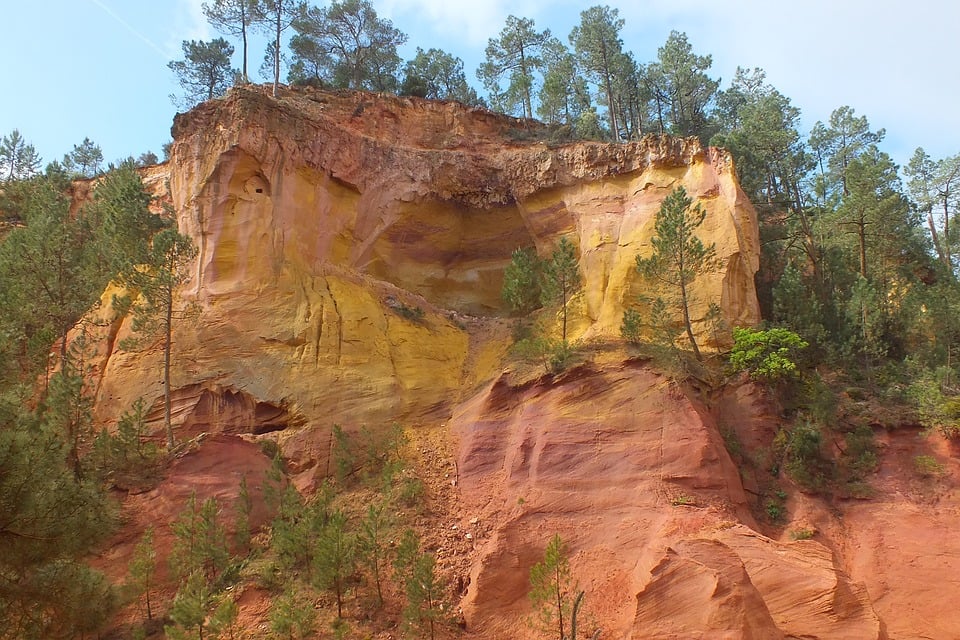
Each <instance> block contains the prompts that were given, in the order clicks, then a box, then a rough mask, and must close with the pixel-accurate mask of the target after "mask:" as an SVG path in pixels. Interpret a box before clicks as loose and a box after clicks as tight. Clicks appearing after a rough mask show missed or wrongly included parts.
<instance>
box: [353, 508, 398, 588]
mask: <svg viewBox="0 0 960 640" xmlns="http://www.w3.org/2000/svg"><path fill="white" fill-rule="evenodd" d="M391 525H392V523H391V519H390V517H389V514H388V513H386V504H385V503H383V502H380V503H379V504H371V505H369V506H368V507H367V516H366V517H365V518H364V519H363V521H362V522H361V523H360V531H359V532H358V533H357V552H358V557H359V559H360V562H361V563H363V565H364V566H366V567H367V569H368V570H369V571H370V573H371V574H372V576H373V583H374V586H375V587H376V590H377V604H378V605H380V606H383V584H382V583H383V571H384V566H385V564H386V561H387V552H388V546H387V540H386V537H387V536H388V535H389V532H390V530H391Z"/></svg>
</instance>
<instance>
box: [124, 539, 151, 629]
mask: <svg viewBox="0 0 960 640" xmlns="http://www.w3.org/2000/svg"><path fill="white" fill-rule="evenodd" d="M156 569H157V550H156V547H154V544H153V527H152V526H150V527H147V530H146V531H144V532H143V536H142V537H141V538H140V542H138V543H137V546H136V547H135V548H134V550H133V558H132V559H131V560H130V566H129V567H128V571H129V576H130V577H129V581H128V584H129V585H130V587H131V590H132V595H133V597H135V598H136V599H137V600H138V601H139V600H140V598H141V597H142V598H143V604H144V612H145V613H146V614H147V620H152V619H153V607H152V603H151V600H150V592H151V590H152V589H153V586H154V583H153V580H154V576H155V575H156Z"/></svg>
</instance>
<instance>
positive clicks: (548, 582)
mask: <svg viewBox="0 0 960 640" xmlns="http://www.w3.org/2000/svg"><path fill="white" fill-rule="evenodd" d="M529 595H530V604H532V605H533V611H534V613H533V616H532V618H531V620H530V623H531V626H533V627H534V628H536V629H538V630H540V631H543V632H545V633H549V634H550V635H551V637H554V638H556V639H557V640H577V625H578V618H579V616H580V608H581V606H582V605H583V595H584V594H583V591H580V590H579V589H578V588H577V586H576V584H575V583H574V580H573V576H572V574H571V572H570V561H569V559H568V558H567V549H566V545H564V544H563V541H562V540H561V539H560V535H559V534H556V535H554V536H553V538H551V539H550V542H549V543H548V544H547V548H546V551H544V554H543V561H542V562H538V563H537V564H535V565H533V567H531V568H530V594H529ZM599 634H600V630H599V629H598V630H596V631H594V632H593V636H592V637H593V638H597V637H599Z"/></svg>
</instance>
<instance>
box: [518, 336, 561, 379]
mask: <svg viewBox="0 0 960 640" xmlns="http://www.w3.org/2000/svg"><path fill="white" fill-rule="evenodd" d="M513 352H514V353H515V354H516V355H517V356H518V357H520V358H522V359H524V360H528V361H532V362H538V363H540V364H541V365H543V370H544V372H546V373H560V372H562V371H563V370H564V369H566V368H567V366H569V364H570V361H571V360H572V358H573V356H574V350H573V347H571V346H570V343H568V342H563V341H560V340H551V339H549V338H545V337H543V336H540V335H533V336H531V337H529V338H525V339H523V340H520V341H519V342H517V343H515V344H514V345H513Z"/></svg>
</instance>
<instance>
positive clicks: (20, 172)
mask: <svg viewBox="0 0 960 640" xmlns="http://www.w3.org/2000/svg"><path fill="white" fill-rule="evenodd" d="M40 162H41V160H40V156H39V155H38V154H37V150H36V149H35V148H34V147H33V145H32V144H30V143H28V142H27V141H26V140H24V138H23V136H21V135H20V131H19V130H17V129H14V130H13V131H11V132H10V134H9V135H6V136H3V139H2V140H0V183H2V182H11V181H13V180H26V179H27V178H30V177H32V176H34V175H36V174H37V172H38V171H39V170H40Z"/></svg>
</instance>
